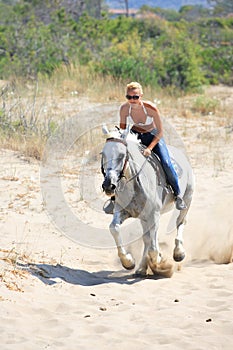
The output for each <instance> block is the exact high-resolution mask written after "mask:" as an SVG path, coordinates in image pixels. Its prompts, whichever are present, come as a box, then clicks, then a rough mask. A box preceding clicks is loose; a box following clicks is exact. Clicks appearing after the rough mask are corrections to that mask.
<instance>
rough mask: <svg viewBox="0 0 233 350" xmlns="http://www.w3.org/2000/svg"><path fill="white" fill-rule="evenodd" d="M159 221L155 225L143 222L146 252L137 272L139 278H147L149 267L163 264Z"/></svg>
mask: <svg viewBox="0 0 233 350" xmlns="http://www.w3.org/2000/svg"><path fill="white" fill-rule="evenodd" d="M158 220H159V217H158V218H157V220H156V222H157V224H156V225H155V224H154V223H151V224H149V221H146V220H141V224H142V229H143V243H144V251H143V255H142V259H141V262H140V265H139V267H138V269H137V271H136V275H138V276H146V274H147V269H148V265H149V266H153V268H154V269H155V267H156V266H157V264H159V263H160V262H161V259H162V257H161V253H160V251H159V243H158V237H157V229H158Z"/></svg>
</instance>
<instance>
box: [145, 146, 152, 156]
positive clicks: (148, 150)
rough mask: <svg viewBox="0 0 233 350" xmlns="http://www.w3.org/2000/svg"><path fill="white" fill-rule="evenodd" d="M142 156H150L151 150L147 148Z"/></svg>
mask: <svg viewBox="0 0 233 350" xmlns="http://www.w3.org/2000/svg"><path fill="white" fill-rule="evenodd" d="M143 155H144V156H145V157H149V156H150V155H151V149H150V148H148V147H147V148H146V149H144V151H143Z"/></svg>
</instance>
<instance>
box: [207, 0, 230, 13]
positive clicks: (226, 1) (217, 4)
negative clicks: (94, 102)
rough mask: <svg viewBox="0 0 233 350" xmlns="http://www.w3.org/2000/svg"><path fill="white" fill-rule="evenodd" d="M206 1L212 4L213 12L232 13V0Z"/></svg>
mask: <svg viewBox="0 0 233 350" xmlns="http://www.w3.org/2000/svg"><path fill="white" fill-rule="evenodd" d="M208 2H209V4H211V5H213V6H214V13H215V14H222V15H228V14H229V13H233V1H232V0H208Z"/></svg>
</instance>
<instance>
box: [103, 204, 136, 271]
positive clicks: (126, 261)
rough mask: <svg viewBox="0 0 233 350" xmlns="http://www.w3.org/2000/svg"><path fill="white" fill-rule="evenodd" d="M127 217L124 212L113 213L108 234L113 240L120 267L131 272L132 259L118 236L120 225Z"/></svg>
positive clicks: (133, 264) (133, 263)
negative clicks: (109, 233)
mask: <svg viewBox="0 0 233 350" xmlns="http://www.w3.org/2000/svg"><path fill="white" fill-rule="evenodd" d="M128 217H129V214H128V213H127V212H126V211H124V210H119V211H115V213H114V216H113V220H112V222H111V224H110V226H109V229H110V232H111V234H112V236H113V238H114V240H115V243H116V246H117V251H118V256H119V258H120V261H121V264H122V266H123V267H124V268H125V269H127V270H132V269H134V267H135V261H134V258H133V257H132V255H131V254H130V253H128V252H127V251H126V249H125V248H124V246H123V243H122V239H121V236H120V225H121V224H122V223H123V221H125V220H126V219H127V218H128Z"/></svg>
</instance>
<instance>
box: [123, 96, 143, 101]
mask: <svg viewBox="0 0 233 350" xmlns="http://www.w3.org/2000/svg"><path fill="white" fill-rule="evenodd" d="M125 97H126V98H127V100H132V99H133V100H138V99H139V97H140V96H138V95H133V96H130V95H126V96H125Z"/></svg>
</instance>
